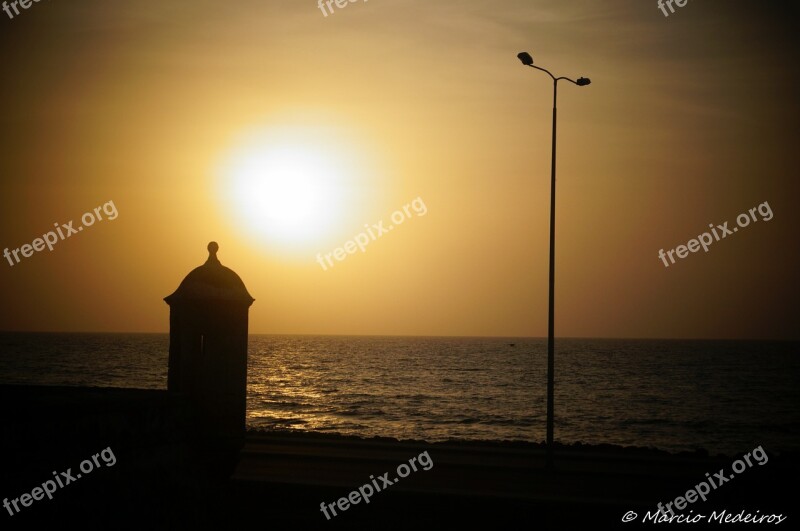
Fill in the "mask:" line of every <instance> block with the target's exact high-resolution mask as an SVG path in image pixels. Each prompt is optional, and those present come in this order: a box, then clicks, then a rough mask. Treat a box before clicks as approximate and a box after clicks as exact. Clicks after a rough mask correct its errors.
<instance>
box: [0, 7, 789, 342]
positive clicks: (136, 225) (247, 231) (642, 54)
mask: <svg viewBox="0 0 800 531" xmlns="http://www.w3.org/2000/svg"><path fill="white" fill-rule="evenodd" d="M334 6H335V4H334ZM797 22H798V8H797V7H794V5H793V4H792V5H790V3H788V2H787V3H783V2H764V3H761V2H752V1H743V0H742V1H738V0H737V1H730V2H728V1H726V2H722V1H717V2H710V1H706V2H691V1H690V2H689V3H688V4H687V5H686V6H685V7H683V8H679V9H678V10H677V11H676V13H674V14H672V15H670V16H669V17H664V16H663V14H662V13H661V11H659V10H658V8H657V6H656V2H655V0H652V1H637V2H633V1H628V2H622V1H611V2H597V1H589V0H586V1H573V2H563V1H555V0H554V1H532V0H518V1H497V2H495V1H493V2H473V1H458V2H455V1H448V2H431V1H429V0H426V1H421V0H419V1H417V0H406V1H399V0H371V1H369V2H361V1H358V2H355V3H350V4H347V6H346V7H345V8H335V12H334V13H333V14H329V16H327V17H325V16H323V14H322V13H321V11H320V10H319V9H318V8H317V5H316V3H314V2H313V1H312V0H296V1H292V2H280V3H279V2H255V1H252V0H239V1H237V2H232V3H228V4H220V3H219V2H209V1H205V0H201V1H198V0H192V1H188V0H187V1H171V2H169V3H168V5H165V3H163V2H155V1H149V0H148V1H143V2H137V3H125V4H122V3H118V2H100V1H85V2H81V3H71V2H47V3H44V2H42V3H38V4H33V6H32V7H31V8H29V9H28V10H26V11H23V12H22V13H21V14H20V15H18V16H16V17H15V18H14V19H13V20H12V19H9V18H8V17H6V15H5V14H4V13H2V12H0V60H2V64H3V65H4V72H5V74H4V81H5V82H4V83H3V84H2V86H1V87H0V94H1V95H2V99H1V100H0V101H2V102H3V103H2V104H3V111H2V113H0V122H1V123H2V126H1V127H2V129H3V131H4V132H5V134H4V135H3V142H2V145H0V179H1V182H2V184H1V186H2V194H1V195H0V222H1V223H2V224H1V225H0V250H1V249H5V248H9V249H10V250H15V249H17V248H21V247H22V246H23V245H24V244H26V243H28V244H30V243H32V242H33V241H34V240H35V239H36V238H39V237H41V236H42V235H43V234H44V233H46V232H48V231H50V230H51V229H52V228H53V227H54V223H59V224H65V223H67V222H68V221H69V220H75V226H76V227H77V226H78V225H80V217H81V215H82V214H83V213H84V212H86V211H87V210H88V211H91V210H92V209H94V208H95V207H98V206H101V205H103V204H105V203H107V202H108V201H113V204H114V206H115V207H116V209H117V211H118V217H117V218H116V219H114V220H105V221H102V222H98V223H95V224H94V225H92V226H91V227H85V230H83V231H81V232H80V233H77V234H74V235H72V236H71V237H70V238H68V239H65V240H63V241H59V242H58V243H57V244H55V245H54V247H53V251H52V252H51V251H48V250H47V249H46V248H45V249H44V250H43V251H41V252H34V253H33V254H32V256H30V257H28V258H22V259H21V261H20V262H19V263H16V264H15V265H14V266H13V267H12V266H11V265H9V262H8V261H7V259H6V258H0V260H2V261H0V290H1V292H2V294H3V297H4V304H3V311H2V314H1V315H2V321H0V330H34V331H135V332H151V331H158V332H163V331H166V330H167V327H168V307H167V305H166V304H165V303H164V302H163V300H162V299H163V297H165V296H166V295H168V294H170V293H172V291H174V290H175V288H176V287H177V286H178V284H179V283H180V281H181V280H182V279H183V277H184V276H185V275H186V274H187V273H188V272H189V271H190V270H191V269H192V268H194V267H196V266H198V265H200V264H202V263H203V261H204V260H205V258H206V255H207V253H206V251H205V247H206V244H207V243H208V242H209V241H211V240H215V241H217V242H219V244H220V251H219V258H220V260H221V262H222V263H223V264H224V265H226V266H228V267H231V268H232V269H234V270H235V271H236V272H237V273H238V274H239V275H240V276H241V277H242V279H243V280H244V282H245V284H246V285H247V288H248V290H249V291H250V293H251V294H252V295H253V297H255V299H256V302H255V303H254V304H253V306H252V307H251V311H250V330H251V332H253V333H309V334H316V333H318V334H409V335H496V336H544V335H546V332H547V267H548V221H549V202H550V197H549V186H550V182H549V176H550V133H551V130H550V127H551V106H552V83H551V82H550V81H549V78H547V76H546V75H545V74H543V73H541V72H538V71H535V70H533V69H530V68H526V67H523V66H522V65H521V64H520V63H519V62H518V60H517V59H516V54H517V53H518V52H520V51H522V50H528V51H529V52H530V53H531V54H532V55H533V57H534V59H535V61H536V64H539V65H541V66H543V67H545V68H549V69H551V70H552V71H553V72H554V73H556V74H557V75H565V76H569V77H573V78H577V77H579V76H587V77H590V78H591V79H592V84H591V85H590V86H588V87H584V88H579V87H575V86H573V85H569V84H565V83H561V84H559V121H558V127H559V135H558V140H559V141H558V148H559V149H558V187H557V192H558V195H557V198H558V206H557V224H556V225H557V255H556V260H557V270H556V335H558V336H571V337H580V336H583V337H680V338H694V337H697V338H728V337H730V338H772V339H781V338H794V339H797V338H798V337H800V334H798V327H797V323H798V317H800V312H799V311H798V309H797V304H796V301H797V300H798V298H800V289H798V283H797V282H796V275H797V271H798V270H799V269H800V268H798V266H799V265H800V254H799V253H798V246H797V241H798V238H797V233H796V231H797V228H798V226H800V223H798V222H800V219H798V216H799V215H800V214H798V212H799V211H800V210H799V209H798V208H797V206H796V204H795V201H796V200H797V198H798V197H799V195H798V191H800V190H798V188H800V186H798V184H797V183H798V175H797V173H796V172H797V168H798V167H800V164H798V163H800V156H799V154H798V149H797V140H798V124H799V123H800V112H798V111H800V107H799V106H798V99H797V91H798V88H797V87H798V83H797V82H798V80H800V79H799V78H800V76H799V75H798V73H799V71H798V68H797V66H796V65H797V64H799V62H798V49H799V48H798V38H797V37H796V36H795V35H793V34H794V33H795V30H796V27H797ZM253 138H259V139H260V142H261V143H260V144H258V145H260V146H262V147H263V151H265V152H268V151H269V150H270V149H272V148H273V147H274V146H276V145H283V144H287V145H291V147H292V149H296V150H297V152H298V153H300V155H299V156H301V157H307V158H308V159H309V160H311V159H314V157H320V158H321V160H323V161H335V162H334V163H333V164H332V167H333V168H334V169H335V170H337V171H336V173H337V176H336V177H335V178H332V179H333V180H332V181H330V183H329V184H330V187H326V188H325V190H324V192H320V190H319V189H317V188H316V185H315V184H313V183H314V182H322V181H321V180H324V179H327V178H328V177H327V176H324V175H322V176H321V175H316V176H315V178H317V179H318V180H317V181H313V182H312V184H311V185H309V186H310V188H309V187H307V188H306V189H305V190H306V192H308V198H309V200H310V198H311V197H312V196H313V197H315V198H316V199H315V200H316V201H320V203H319V205H320V206H315V207H314V208H313V209H312V210H313V211H314V212H316V213H317V214H318V215H319V217H318V219H315V220H311V221H306V222H304V223H305V224H302V226H301V227H300V229H302V231H301V232H302V233H303V238H306V239H296V240H297V241H295V239H292V237H293V236H292V235H293V234H295V233H286V232H284V233H282V234H280V233H275V232H274V231H273V233H270V234H267V233H266V232H265V231H267V232H268V229H270V227H268V225H269V220H270V219H271V218H270V217H269V216H270V215H272V214H274V212H266V210H271V209H272V208H273V207H270V208H269V209H268V208H260V209H259V208H256V212H255V214H254V215H256V216H257V215H259V212H261V214H262V215H263V216H265V217H264V218H263V219H261V218H253V217H252V216H251V217H250V218H245V219H242V216H240V214H241V213H242V212H243V211H244V209H243V208H242V207H241V206H240V205H239V204H238V203H237V202H236V200H234V199H231V198H230V194H229V192H230V191H231V190H232V189H233V187H234V185H233V183H232V182H231V177H230V176H229V175H226V172H225V171H224V170H223V168H225V167H228V166H230V163H231V160H232V158H235V156H236V155H235V154H236V153H241V152H242V151H243V150H244V147H243V146H247V145H248V142H250V141H251V140H252V139H253ZM252 151H253V150H252V149H250V153H251V154H252ZM256 151H258V149H256ZM226 164H227V165H228V166H226ZM298 167H303V168H305V166H303V165H302V164H300V165H299V166H298ZM295 169H296V168H295ZM329 169H330V168H329ZM264 171H267V170H264ZM303 171H306V170H303ZM309 172H310V173H314V171H313V168H312V170H309V171H308V172H307V173H309ZM305 176H306V175H305V174H304V175H302V176H300V177H298V178H304V177H305ZM268 178H270V176H267V175H265V179H268ZM292 178H294V177H292ZM320 179H321V180H320ZM325 182H326V183H327V182H328V181H325ZM326 186H327V185H326ZM315 192H320V193H317V194H316V195H315ZM260 193H261V194H263V193H266V192H264V191H263V190H261V189H257V188H254V190H253V192H252V193H245V194H244V198H241V197H240V199H239V200H240V201H248V200H251V199H253V198H255V200H256V203H255V204H256V205H264V204H266V203H261V202H259V201H261V199H259V197H260V196H259V194H260ZM303 193H305V192H303ZM248 196H249V197H248ZM304 198H305V196H304V195H303V194H302V193H301V195H300V197H299V198H297V197H295V198H294V199H295V200H299V201H301V202H302V201H303V200H304ZM415 198H420V199H421V200H422V201H423V202H424V205H425V207H426V213H425V215H424V216H418V215H415V216H413V217H411V218H410V219H407V220H406V221H405V222H404V223H403V225H402V226H397V227H395V228H394V229H393V230H392V231H391V232H390V233H386V234H384V235H383V236H381V237H380V238H377V239H375V240H374V241H371V242H370V243H369V245H368V246H367V247H366V248H365V252H363V253H362V252H359V251H357V252H355V253H354V254H350V255H347V257H346V259H344V260H342V261H337V262H335V265H334V266H333V267H329V268H328V269H327V270H325V269H323V268H322V267H321V266H320V264H319V263H318V262H317V261H316V259H317V258H316V257H317V254H318V253H321V254H322V255H324V254H325V253H331V252H333V251H334V249H336V248H337V247H339V246H343V245H344V244H345V242H346V241H348V240H350V239H352V238H353V237H354V236H355V235H356V234H358V233H359V232H361V231H362V230H364V225H365V224H367V225H373V224H377V223H379V222H380V221H381V220H384V223H385V224H387V225H388V224H390V221H389V217H390V215H391V214H392V212H393V211H395V210H397V209H402V207H403V206H404V205H406V204H409V203H411V201H412V200H414V199H415ZM765 201H767V202H768V204H769V206H770V207H771V210H772V212H773V213H774V217H773V218H772V219H771V220H769V221H763V220H762V221H760V222H757V223H752V224H751V225H750V226H748V227H746V228H742V229H740V230H739V231H738V232H737V233H736V234H733V235H731V236H728V237H727V238H726V239H724V240H721V241H719V242H715V243H714V244H712V245H711V247H710V248H709V251H708V253H704V252H703V251H702V250H701V251H700V252H699V253H694V254H690V255H689V256H688V257H687V258H685V259H682V260H678V262H677V263H676V264H674V265H671V266H670V267H669V268H665V267H664V265H663V263H662V262H661V260H659V258H658V255H657V253H658V251H659V249H662V248H664V249H665V250H670V249H673V248H675V247H677V246H678V245H681V244H686V243H687V242H688V241H689V240H690V239H692V238H695V237H696V236H698V235H699V234H700V233H702V232H703V231H705V230H708V229H707V227H708V225H709V224H710V223H713V224H715V225H716V224H722V223H723V222H724V221H728V222H729V226H730V227H732V226H733V225H735V219H736V216H737V215H738V214H740V213H742V212H746V211H747V210H748V209H750V208H752V207H756V206H758V205H759V204H761V203H763V202H765ZM270 205H272V203H270ZM315 205H316V203H315ZM284 206H287V203H286V202H285V201H284V202H279V203H278V204H277V206H276V207H275V208H278V207H284ZM329 207H330V212H333V213H332V214H331V213H330V212H328V210H329ZM334 207H335V208H334ZM322 211H324V212H328V214H326V215H327V217H325V216H322V215H321V214H319V213H320V212H322ZM411 212H412V213H413V211H411ZM290 213H291V209H290ZM284 221H285V220H284ZM298 230H299V229H298ZM278 232H280V231H278ZM281 238H282V239H281ZM289 239H292V241H293V244H292V245H289V244H287V240H289ZM301 240H302V241H301ZM12 261H13V258H12Z"/></svg>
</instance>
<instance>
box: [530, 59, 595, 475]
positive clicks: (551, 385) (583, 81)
mask: <svg viewBox="0 0 800 531" xmlns="http://www.w3.org/2000/svg"><path fill="white" fill-rule="evenodd" d="M517 57H518V58H519V60H520V61H522V64H524V65H525V66H530V67H531V68H535V69H537V70H541V71H542V72H546V73H547V75H549V76H550V77H551V78H552V79H553V139H552V158H551V161H550V290H549V310H548V312H547V456H546V467H547V468H548V469H552V468H553V417H554V412H555V408H554V405H553V402H554V397H555V376H554V373H555V349H554V345H553V336H554V331H555V324H554V321H555V269H556V268H555V264H556V100H557V98H558V81H559V80H560V79H565V80H567V81H569V82H570V83H574V84H575V85H578V86H579V87H584V86H586V85H588V84H589V83H591V81H590V80H589V79H588V78H585V77H580V78H578V80H577V81H573V80H572V79H570V78H568V77H563V76H562V77H555V76H554V75H553V74H551V73H550V72H549V71H548V70H545V69H544V68H540V67H538V66H535V65H534V64H533V58H532V57H531V56H530V54H528V53H527V52H521V53H519V54H517Z"/></svg>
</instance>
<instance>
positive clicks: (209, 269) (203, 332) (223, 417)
mask: <svg viewBox="0 0 800 531" xmlns="http://www.w3.org/2000/svg"><path fill="white" fill-rule="evenodd" d="M218 250H219V245H217V243H216V242H211V243H209V244H208V260H206V263H205V264H203V265H201V266H200V267H197V268H195V269H194V270H192V271H191V272H190V273H189V274H188V275H186V278H185V279H183V282H181V284H180V286H178V289H177V290H175V293H173V294H172V295H170V296H168V297H166V298H164V300H165V301H166V303H167V304H169V372H168V376H167V388H168V389H169V391H170V392H171V393H176V394H181V395H183V396H185V397H187V399H188V402H189V404H190V405H191V406H192V409H193V410H194V412H195V414H196V416H197V420H198V421H199V424H198V427H199V428H200V430H201V431H202V432H205V433H207V434H208V435H211V436H212V437H217V436H219V437H232V438H237V439H238V438H243V437H244V432H245V414H246V399H247V320H248V311H249V309H250V305H251V304H253V301H254V300H255V299H253V297H251V296H250V294H249V293H248V292H247V288H245V286H244V282H242V279H241V278H239V275H237V274H236V273H234V272H233V271H232V270H231V269H228V268H227V267H225V266H223V265H222V264H221V263H220V262H219V260H218V259H217V251H218Z"/></svg>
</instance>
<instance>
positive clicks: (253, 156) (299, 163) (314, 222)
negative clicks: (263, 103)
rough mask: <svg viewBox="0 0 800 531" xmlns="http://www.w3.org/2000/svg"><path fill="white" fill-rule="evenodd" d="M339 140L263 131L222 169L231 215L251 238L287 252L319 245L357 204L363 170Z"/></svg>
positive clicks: (300, 131) (291, 130)
mask: <svg viewBox="0 0 800 531" xmlns="http://www.w3.org/2000/svg"><path fill="white" fill-rule="evenodd" d="M353 159H354V157H353V156H352V153H350V152H349V150H347V149H345V148H344V147H343V146H342V145H341V142H338V141H337V140H336V137H331V136H330V133H328V134H321V132H320V131H316V130H313V129H310V128H300V129H298V128H281V129H271V130H265V131H260V132H258V133H257V134H254V135H250V136H249V137H248V138H247V140H245V141H242V142H240V143H239V145H238V146H237V147H236V148H235V149H233V150H231V151H230V152H229V153H228V154H227V156H226V157H225V160H224V163H223V165H222V169H221V171H220V174H221V175H220V177H221V180H220V184H221V187H220V192H221V194H222V196H223V200H224V202H225V203H226V207H227V210H228V212H229V213H230V214H231V216H232V218H233V219H234V220H235V222H236V223H237V225H238V226H240V227H241V228H242V229H243V230H245V231H246V232H247V233H248V234H249V235H251V236H253V237H256V238H257V239H259V240H261V241H263V242H264V243H266V244H268V245H269V246H270V247H280V248H281V249H284V250H302V249H308V248H310V247H313V246H314V245H319V244H320V242H322V241H324V240H325V239H326V238H327V237H328V236H329V235H330V234H331V233H333V232H335V231H336V230H337V229H338V228H339V225H340V224H341V222H342V220H343V218H344V217H345V215H346V212H347V209H348V207H352V206H353V205H354V204H356V203H357V201H358V197H357V196H358V190H359V187H358V186H357V181H358V178H359V171H358V167H357V165H356V164H353Z"/></svg>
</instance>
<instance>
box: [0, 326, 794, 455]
mask: <svg viewBox="0 0 800 531" xmlns="http://www.w3.org/2000/svg"><path fill="white" fill-rule="evenodd" d="M798 347H800V344H799V343H796V342H765V341H711V340H652V339H556V341H555V402H554V403H555V429H554V432H555V440H556V441H560V442H563V443H568V444H569V443H577V442H581V443H586V444H602V443H607V444H615V445H622V446H639V447H650V448H659V449H663V450H667V451H671V452H678V451H694V450H698V449H704V450H706V451H708V452H710V453H712V454H717V453H724V454H728V455H733V454H736V453H738V452H746V451H750V450H752V449H753V448H756V447H758V446H762V447H763V448H764V449H765V450H766V451H768V452H774V451H779V452H780V451H797V450H800V407H798V406H800V388H799V387H798V383H799V382H800V356H798ZM168 349H169V336H168V335H167V334H74V333H73V334H63V333H21V332H12V333H0V384H32V385H67V386H92V387H125V388H140V389H166V385H167V357H168ZM248 349H249V356H248V365H249V367H248V390H247V396H248V398H247V424H248V426H249V427H251V428H259V429H267V430H269V429H288V430H299V431H311V432H324V433H339V434H347V435H357V436H361V437H373V436H381V437H392V438H397V439H413V440H425V441H430V442H435V441H445V440H453V439H458V440H507V441H535V442H540V441H543V440H544V439H545V420H546V392H547V391H546V389H547V387H546V385H547V373H546V370H547V340H546V339H539V338H475V337H384V336H310V335H251V336H250V337H249V343H248ZM42 421H43V422H46V421H47V419H42Z"/></svg>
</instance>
